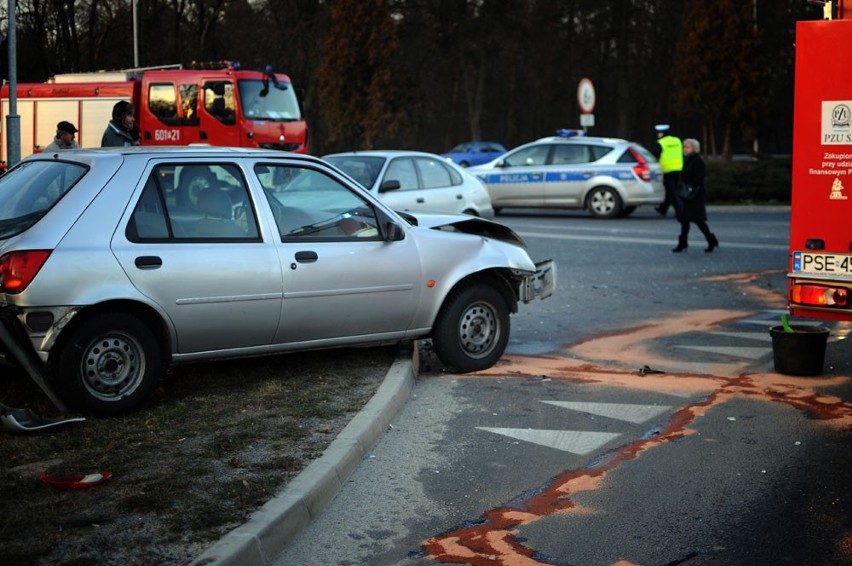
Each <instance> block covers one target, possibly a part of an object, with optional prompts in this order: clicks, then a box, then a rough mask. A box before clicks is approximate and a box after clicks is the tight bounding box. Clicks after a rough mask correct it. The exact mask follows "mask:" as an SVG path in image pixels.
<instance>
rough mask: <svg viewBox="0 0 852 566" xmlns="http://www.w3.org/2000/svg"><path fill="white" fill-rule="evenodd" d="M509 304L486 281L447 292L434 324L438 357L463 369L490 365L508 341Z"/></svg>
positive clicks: (434, 343) (475, 369)
mask: <svg viewBox="0 0 852 566" xmlns="http://www.w3.org/2000/svg"><path fill="white" fill-rule="evenodd" d="M509 326H510V322H509V308H508V306H507V305H506V300H505V299H504V298H503V296H502V295H501V294H500V292H499V291H498V290H497V289H495V288H494V287H491V286H488V285H487V284H469V285H465V286H463V287H460V288H457V289H454V290H453V291H452V292H450V294H449V295H448V296H447V299H446V300H445V301H444V305H443V307H442V308H441V312H440V313H439V314H438V318H437V320H436V321H435V325H434V327H433V328H432V343H433V345H434V347H435V353H436V354H437V355H438V358H440V360H441V361H442V362H443V363H444V364H446V365H447V366H448V367H449V368H451V369H453V370H455V371H459V372H462V373H465V372H470V371H479V370H483V369H487V368H490V367H491V366H493V365H494V364H495V363H497V360H499V359H500V356H502V355H503V352H504V351H505V350H506V344H507V343H508V341H509Z"/></svg>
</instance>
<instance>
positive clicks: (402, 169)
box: [384, 158, 420, 191]
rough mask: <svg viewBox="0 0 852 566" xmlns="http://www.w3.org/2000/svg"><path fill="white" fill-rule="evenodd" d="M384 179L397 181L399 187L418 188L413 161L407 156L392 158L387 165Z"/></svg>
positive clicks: (402, 188) (408, 189)
mask: <svg viewBox="0 0 852 566" xmlns="http://www.w3.org/2000/svg"><path fill="white" fill-rule="evenodd" d="M384 180H385V181H399V189H400V190H402V191H410V190H413V189H419V188H420V184H419V182H418V181H417V171H416V170H415V169H414V161H412V160H411V159H408V158H400V159H394V160H393V161H391V162H390V164H389V165H388V169H387V172H386V173H385V179H384Z"/></svg>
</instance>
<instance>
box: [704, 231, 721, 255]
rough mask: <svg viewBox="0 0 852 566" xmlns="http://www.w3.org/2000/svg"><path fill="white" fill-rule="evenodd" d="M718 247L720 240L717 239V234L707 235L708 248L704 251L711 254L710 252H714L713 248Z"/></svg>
mask: <svg viewBox="0 0 852 566" xmlns="http://www.w3.org/2000/svg"><path fill="white" fill-rule="evenodd" d="M718 247H719V240H717V239H716V235H715V234H708V235H707V249H706V250H704V253H708V254H709V253H710V252H712V251H713V250H715V249H716V248H718Z"/></svg>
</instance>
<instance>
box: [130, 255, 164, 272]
mask: <svg viewBox="0 0 852 566" xmlns="http://www.w3.org/2000/svg"><path fill="white" fill-rule="evenodd" d="M133 263H135V264H136V267H138V268H139V269H157V268H158V267H162V266H163V260H162V258H160V257H159V256H155V255H140V256H139V257H137V258H136V260H135V261H134V262H133Z"/></svg>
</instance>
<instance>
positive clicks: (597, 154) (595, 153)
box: [588, 145, 614, 161]
mask: <svg viewBox="0 0 852 566" xmlns="http://www.w3.org/2000/svg"><path fill="white" fill-rule="evenodd" d="M588 147H589V152H590V153H591V160H592V161H597V160H598V159H601V158H603V157H604V156H605V155H607V154H609V153H611V152H612V150H613V149H614V148H612V147H609V146H605V145H590V146H588Z"/></svg>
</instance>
